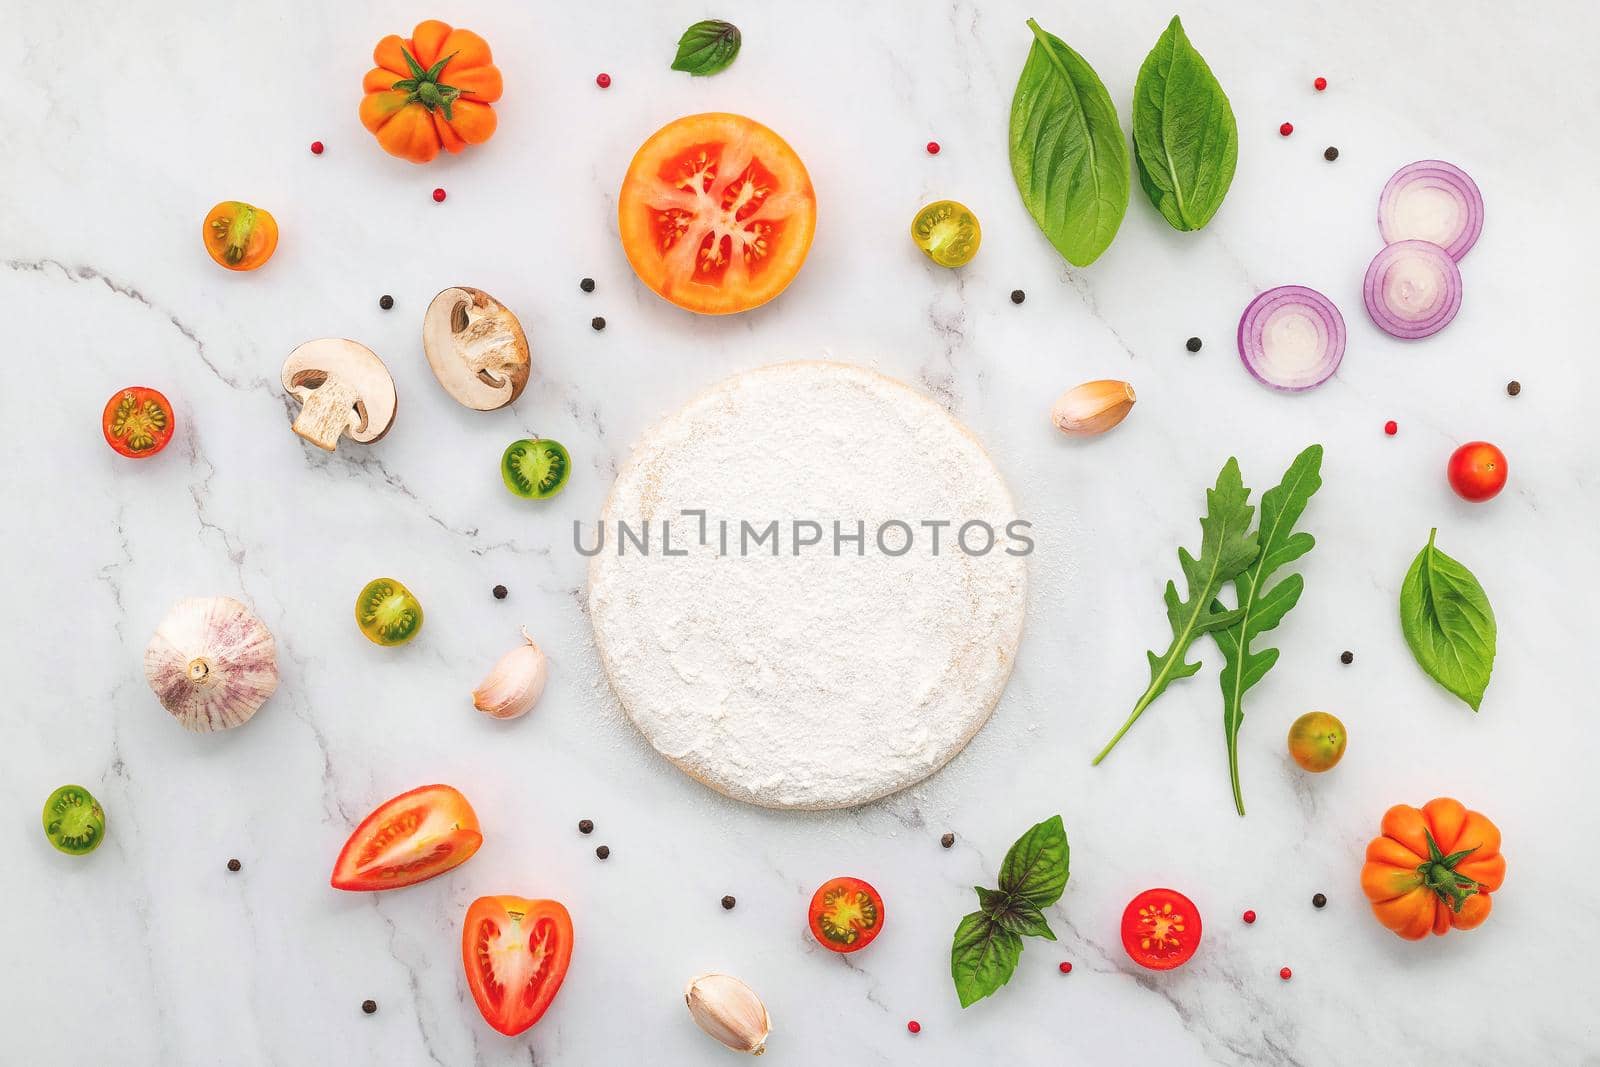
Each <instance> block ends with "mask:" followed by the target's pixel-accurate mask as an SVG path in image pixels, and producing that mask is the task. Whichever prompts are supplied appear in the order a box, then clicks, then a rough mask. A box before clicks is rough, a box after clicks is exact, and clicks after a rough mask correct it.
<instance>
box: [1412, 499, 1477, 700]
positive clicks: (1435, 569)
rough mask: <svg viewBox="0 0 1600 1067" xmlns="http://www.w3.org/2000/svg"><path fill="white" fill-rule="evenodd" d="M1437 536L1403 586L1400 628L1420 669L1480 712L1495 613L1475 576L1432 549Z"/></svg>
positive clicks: (1432, 534)
mask: <svg viewBox="0 0 1600 1067" xmlns="http://www.w3.org/2000/svg"><path fill="white" fill-rule="evenodd" d="M1438 533H1439V531H1438V529H1434V530H1433V531H1431V532H1430V533H1429V534H1428V543H1427V545H1425V546H1424V547H1423V549H1422V551H1421V552H1418V553H1417V558H1416V559H1415V560H1413V561H1412V563H1411V569H1410V570H1409V571H1407V572H1406V579H1405V582H1404V583H1402V584H1401V586H1400V628H1401V629H1402V630H1403V631H1405V635H1406V644H1408V645H1410V646H1411V654H1412V655H1413V656H1415V657H1416V659H1417V664H1418V666H1420V667H1421V668H1422V669H1423V670H1424V671H1426V672H1427V673H1428V676H1429V677H1431V678H1432V679H1433V680H1434V681H1436V682H1438V683H1439V684H1440V685H1442V686H1444V687H1445V688H1446V689H1448V690H1450V692H1452V693H1454V694H1455V695H1456V696H1458V697H1460V698H1461V699H1462V700H1464V701H1466V702H1467V706H1468V707H1470V708H1471V709H1472V710H1473V711H1477V710H1478V706H1479V705H1480V704H1481V703H1482V702H1483V691H1484V690H1485V689H1487V688H1488V687H1489V674H1490V672H1491V671H1493V670H1494V645H1495V625H1494V609H1493V608H1491V607H1490V606H1489V597H1488V594H1486V593H1485V592H1484V591H1483V586H1481V585H1479V584H1478V579H1477V578H1475V577H1473V574H1472V572H1471V571H1469V570H1467V568H1466V567H1464V566H1462V565H1461V564H1460V563H1457V562H1456V561H1455V560H1453V559H1451V558H1450V557H1449V556H1447V555H1445V554H1444V553H1443V552H1441V551H1439V550H1438V549H1437V548H1435V547H1434V545H1433V539H1434V537H1436V536H1437V535H1438Z"/></svg>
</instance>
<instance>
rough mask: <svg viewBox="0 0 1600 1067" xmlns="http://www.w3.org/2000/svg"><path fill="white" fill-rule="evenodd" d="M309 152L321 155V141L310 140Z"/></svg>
mask: <svg viewBox="0 0 1600 1067" xmlns="http://www.w3.org/2000/svg"><path fill="white" fill-rule="evenodd" d="M311 154H312V155H314V156H320V155H322V142H321V141H312V142H311Z"/></svg>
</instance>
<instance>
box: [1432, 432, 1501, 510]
mask: <svg viewBox="0 0 1600 1067" xmlns="http://www.w3.org/2000/svg"><path fill="white" fill-rule="evenodd" d="M1446 470H1447V472H1448V474H1449V475H1450V488H1452V489H1454V490H1455V491H1456V495H1457V496H1459V497H1460V498H1461V499H1462V500H1470V501H1472V502H1473V503H1474V504H1478V503H1482V502H1483V501H1485V500H1488V499H1490V498H1492V497H1494V496H1495V495H1496V494H1497V493H1499V492H1500V490H1502V489H1504V488H1505V487H1506V455H1505V453H1504V452H1502V451H1500V450H1499V449H1498V448H1496V447H1494V445H1491V444H1490V443H1489V442H1488V441H1468V442H1467V443H1466V444H1464V445H1462V446H1461V447H1460V448H1458V449H1456V450H1455V451H1454V452H1452V453H1451V454H1450V465H1449V466H1448V467H1447V468H1446Z"/></svg>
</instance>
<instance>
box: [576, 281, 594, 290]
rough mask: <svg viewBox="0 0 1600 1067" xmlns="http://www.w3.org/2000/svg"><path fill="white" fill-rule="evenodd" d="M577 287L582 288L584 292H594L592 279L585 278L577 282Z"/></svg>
mask: <svg viewBox="0 0 1600 1067" xmlns="http://www.w3.org/2000/svg"><path fill="white" fill-rule="evenodd" d="M578 288H579V289H582V290H583V291H584V292H586V293H592V292H594V279H593V278H585V279H584V280H583V281H581V282H579V283H578Z"/></svg>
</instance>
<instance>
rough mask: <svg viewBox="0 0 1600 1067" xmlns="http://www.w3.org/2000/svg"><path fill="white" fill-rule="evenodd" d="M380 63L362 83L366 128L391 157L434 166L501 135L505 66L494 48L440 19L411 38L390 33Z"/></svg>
mask: <svg viewBox="0 0 1600 1067" xmlns="http://www.w3.org/2000/svg"><path fill="white" fill-rule="evenodd" d="M372 61H373V62H374V63H376V64H377V66H376V67H374V68H373V69H372V70H369V71H368V72H367V76H366V77H365V78H363V79H362V81H361V88H362V90H363V91H364V92H365V93H366V96H364V97H362V100H361V124H362V125H363V126H365V127H366V128H367V129H369V130H371V131H372V132H373V134H374V135H375V136H376V137H377V138H378V143H379V144H380V145H382V146H383V150H384V151H385V152H388V153H389V154H390V155H394V156H399V157H400V158H402V159H409V160H410V161H411V162H413V163H426V162H428V161H429V160H430V159H432V158H433V157H435V156H437V155H438V154H439V149H441V148H442V149H444V150H445V151H446V152H459V151H461V150H462V149H464V148H466V147H467V145H469V144H482V143H483V142H485V141H487V140H488V139H489V138H490V137H493V136H494V128H495V115H494V108H492V107H490V106H489V105H490V104H492V103H494V102H495V101H496V100H498V99H500V93H501V91H502V88H503V86H502V84H501V80H500V68H498V67H496V66H495V65H494V62H493V57H492V56H491V55H490V54H489V44H488V42H487V41H485V40H484V39H483V38H482V37H479V36H478V35H477V34H475V33H473V32H472V31H471V30H457V29H452V28H451V27H450V26H449V25H448V24H447V23H443V22H440V21H439V20H438V19H428V20H427V21H426V22H419V23H417V28H416V29H414V30H412V31H411V39H410V40H406V39H404V38H402V37H400V36H398V35H396V34H392V33H391V34H390V35H389V36H387V37H385V38H384V39H383V40H381V41H379V42H378V47H377V48H374V49H373V50H372Z"/></svg>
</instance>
